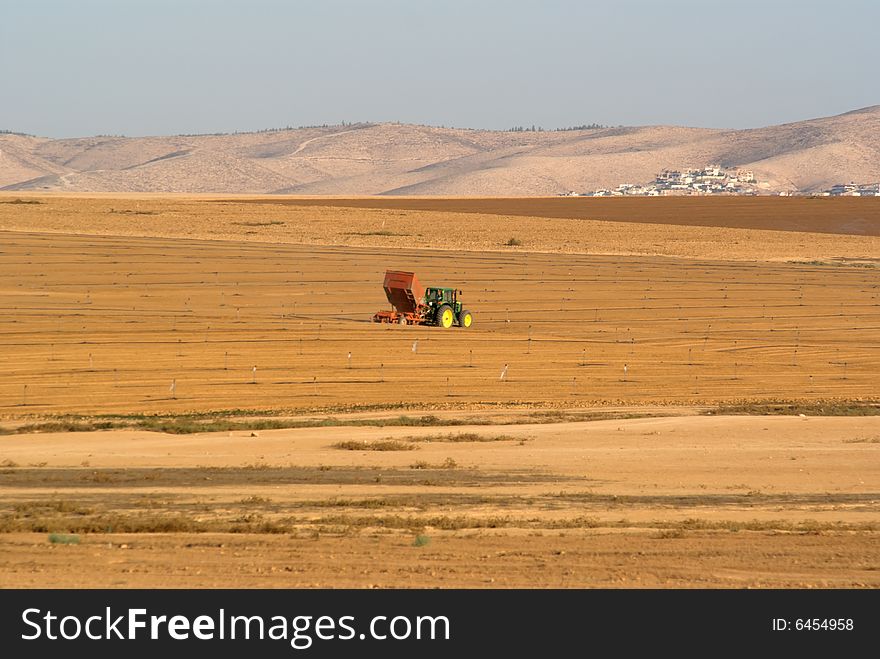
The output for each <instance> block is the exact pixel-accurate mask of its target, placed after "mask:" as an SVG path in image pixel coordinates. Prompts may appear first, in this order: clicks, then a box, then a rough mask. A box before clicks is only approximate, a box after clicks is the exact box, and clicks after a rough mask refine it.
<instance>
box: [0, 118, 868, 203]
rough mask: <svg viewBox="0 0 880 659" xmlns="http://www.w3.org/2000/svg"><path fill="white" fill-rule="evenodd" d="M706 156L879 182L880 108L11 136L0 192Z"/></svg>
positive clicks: (621, 167)
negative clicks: (509, 125)
mask: <svg viewBox="0 0 880 659" xmlns="http://www.w3.org/2000/svg"><path fill="white" fill-rule="evenodd" d="M709 163H717V164H720V165H722V166H725V167H744V168H748V169H752V170H754V171H755V173H756V175H757V176H758V178H759V180H760V181H762V182H763V183H764V187H765V189H767V190H791V191H794V190H801V191H816V190H821V189H824V188H827V187H830V186H831V185H833V184H834V183H841V182H850V181H856V182H863V183H869V182H876V181H878V180H880V106H874V107H870V108H865V109H863V110H857V111H854V112H849V113H846V114H842V115H838V116H835V117H828V118H823V119H812V120H808V121H801V122H796V123H791V124H783V125H780V126H770V127H767V128H758V129H750V130H709V129H701V128H681V127H674V126H644V127H634V128H608V129H599V130H583V131H564V132H506V131H485V130H462V129H449V128H436V127H430V126H414V125H402V124H357V125H350V126H331V127H326V128H306V129H297V130H283V131H273V132H262V133H241V134H234V135H199V136H170V137H142V138H126V137H86V138H72V139H57V140H55V139H46V138H39V137H25V136H20V135H6V134H4V135H0V189H12V190H65V191H71V192H103V191H106V192H221V193H236V192H285V193H300V194H419V195H553V194H558V193H561V192H567V191H570V190H574V191H585V190H590V189H595V188H598V187H606V186H616V185H618V184H619V183H623V182H632V183H639V182H647V181H649V180H651V179H652V178H653V176H654V174H655V173H656V172H657V171H658V170H660V169H663V168H686V167H698V166H702V165H706V164H709Z"/></svg>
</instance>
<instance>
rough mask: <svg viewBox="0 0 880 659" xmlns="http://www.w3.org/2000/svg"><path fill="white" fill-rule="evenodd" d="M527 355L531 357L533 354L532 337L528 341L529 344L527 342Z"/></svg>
mask: <svg viewBox="0 0 880 659" xmlns="http://www.w3.org/2000/svg"><path fill="white" fill-rule="evenodd" d="M526 354H527V355H531V354H532V337H529V338H528V339H527V342H526Z"/></svg>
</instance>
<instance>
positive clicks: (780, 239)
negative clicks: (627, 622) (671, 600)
mask: <svg viewBox="0 0 880 659" xmlns="http://www.w3.org/2000/svg"><path fill="white" fill-rule="evenodd" d="M18 199H19V197H15V196H3V197H2V198H0V307H2V309H3V314H2V316H0V351H2V360H0V376H2V377H0V417H2V418H0V432H3V433H7V434H4V435H2V436H0V463H2V465H3V468H2V474H0V490H2V494H3V496H2V497H0V500H2V503H0V525H2V527H0V531H3V533H0V545H2V546H3V549H4V550H3V551H2V552H0V555H2V558H0V575H2V583H3V584H8V585H23V586H34V587H36V586H41V585H43V586H50V585H64V586H76V587H78V586H84V585H119V586H126V585H138V586H148V587H151V586H156V585H164V586H188V585H194V586H222V585H228V586H249V585H261V586H269V585H279V586H291V585H297V586H309V585H321V586H355V587H364V586H369V585H377V586H435V585H440V586H467V587H478V586H483V585H501V586H536V587H544V586H575V587H582V586H591V585H592V586H595V585H603V586H608V585H622V586H632V585H648V586H664V585H666V586H669V585H671V586H744V585H754V586H772V587H775V586H793V587H805V586H810V585H820V586H858V585H866V586H877V585H878V581H877V577H876V574H877V568H878V565H880V552H878V551H877V546H878V544H877V540H878V532H880V527H878V523H880V519H878V516H877V506H876V502H877V499H878V497H880V468H878V465H880V461H878V460H877V450H878V445H880V423H878V421H880V416H877V403H878V394H877V384H878V373H880V287H878V286H880V277H878V269H877V264H878V260H880V243H878V241H880V238H877V237H876V233H877V232H876V231H875V230H874V229H872V228H871V227H874V226H875V224H876V220H870V222H869V226H868V228H867V229H866V230H864V231H861V233H864V234H874V235H838V234H835V233H834V232H828V233H808V232H793V231H790V230H786V231H773V230H766V231H765V230H756V229H746V228H738V227H737V226H734V227H733V228H731V227H726V226H716V227H701V226H678V225H676V224H674V223H673V220H671V219H668V218H666V223H660V222H655V223H632V222H609V221H603V220H586V219H577V218H568V219H564V218H563V219H552V218H541V217H533V216H523V217H518V216H517V215H516V214H515V213H512V212H511V213H509V214H506V215H497V214H493V213H488V212H486V208H485V207H483V208H482V209H481V210H482V212H481V213H476V214H475V213H467V212H453V211H449V210H430V209H427V210H426V209H403V210H401V209H400V208H395V209H390V208H372V209H360V208H357V203H359V201H358V200H337V203H339V204H340V205H339V206H331V207H313V206H309V205H308V203H306V202H303V203H294V202H293V200H289V199H288V200H284V201H285V203H283V204H278V203H271V202H274V200H262V199H253V198H251V199H233V200H228V199H227V200H216V199H198V198H194V197H169V198H157V197H142V198H137V197H127V198H112V197H108V196H92V197H79V198H76V197H61V196H50V195H46V196H41V197H27V198H23V199H22V201H35V202H39V203H8V202H16V201H17V200H18ZM392 201H395V202H396V201H397V200H392ZM653 201H654V200H645V206H644V214H645V216H646V217H648V218H649V219H650V213H651V209H652V207H651V206H650V204H651V203H652V202H653ZM719 201H720V200H719ZM777 201H782V200H777ZM784 201H788V200H784ZM817 201H819V202H820V203H826V202H829V201H835V200H817ZM861 201H864V202H871V201H873V200H870V199H867V200H861ZM356 202H357V203H356ZM309 203H311V202H309ZM456 203H459V204H460V203H463V202H462V201H461V200H458V201H457V202H456ZM507 203H508V204H509V203H512V202H507ZM701 203H703V204H704V203H705V202H701ZM762 203H764V204H765V206H763V207H762V208H765V210H764V211H762V212H764V213H765V214H766V216H767V223H768V224H769V225H771V226H775V225H774V224H773V218H774V217H776V215H774V212H773V208H774V207H773V206H772V204H771V205H766V204H768V203H769V202H768V200H764V201H763V202H762ZM524 204H525V205H526V207H528V203H526V202H524ZM476 206H477V207H479V204H476ZM832 207H833V206H829V208H832ZM695 208H697V209H700V210H699V213H703V214H705V213H706V212H707V211H706V206H705V205H703V206H699V207H696V206H695ZM719 208H721V207H719ZM833 208H836V209H837V210H836V211H835V212H836V213H837V215H835V217H838V219H839V220H840V218H844V219H845V217H846V214H845V211H844V210H841V209H844V208H850V207H849V206H847V207H843V206H841V207H833ZM860 208H863V209H872V208H873V207H870V206H868V205H865V206H862V207H860ZM681 209H683V210H681V211H680V212H682V213H687V205H686V204H685V205H683V206H681ZM490 210H491V209H490ZM496 210H498V209H496ZM498 212H500V210H499V211H498ZM505 212H508V211H505ZM524 212H525V211H524ZM529 212H533V211H529ZM696 212H697V211H695V213H696ZM860 212H861V211H860ZM870 212H874V211H873V210H870ZM782 215H784V213H780V216H782ZM832 215H834V213H832ZM724 217H725V216H724V213H723V212H720V211H719V214H718V220H717V224H719V225H724V224H725V219H724ZM865 217H873V216H871V215H870V213H869V211H865ZM692 219H693V218H692ZM840 221H842V220H840ZM780 222H781V220H780ZM688 223H689V222H686V221H685V222H684V224H688ZM690 223H691V224H694V222H690ZM728 223H730V222H728ZM872 223H873V224H872ZM779 226H780V227H781V224H780V225H779ZM784 228H787V229H790V228H791V227H784ZM511 237H516V238H517V239H518V240H520V242H521V243H522V245H520V246H506V245H505V244H504V243H505V242H506V241H507V240H508V239H509V238H511ZM554 246H555V247H554ZM444 247H452V248H453V249H443V248H444ZM386 268H395V269H411V270H413V271H415V272H417V273H418V275H419V277H420V279H421V280H422V281H423V282H424V283H429V284H431V283H433V284H437V285H456V286H458V287H460V288H461V289H462V290H463V291H464V299H465V300H466V302H467V306H468V307H469V308H470V309H471V310H472V311H473V312H474V315H475V324H474V326H473V327H472V328H470V329H469V330H461V329H451V330H442V329H439V328H419V327H398V326H380V325H375V324H373V323H370V322H369V319H370V316H371V315H372V313H373V312H374V311H376V310H378V309H381V308H386V307H387V303H386V302H385V300H384V294H383V292H382V288H381V281H382V275H383V272H384V270H385V269H386ZM349 355H350V357H349ZM505 365H506V366H507V370H506V376H505V377H504V379H501V373H502V371H503V370H504V368H505ZM172 385H173V386H172ZM779 401H787V402H788V403H789V404H790V405H791V407H789V408H787V411H788V412H789V413H790V412H792V411H793V412H794V413H795V414H794V415H791V414H789V415H788V416H774V417H767V416H759V415H757V414H759V413H761V412H764V411H768V410H773V411H778V410H779V407H778V405H776V404H777V403H778V402H779ZM774 405H775V407H774ZM746 412H751V413H753V415H752V416H731V415H730V414H731V413H736V414H742V413H746ZM797 413H801V414H802V415H803V416H797ZM314 426H318V427H314ZM35 433H36V434H35ZM54 531H57V532H71V533H78V534H80V538H79V539H80V541H81V543H80V544H77V545H64V544H58V543H55V544H51V543H48V542H47V541H46V533H49V532H54ZM377 556H383V557H387V559H380V558H377ZM72 564H75V565H77V569H76V570H72V569H71V568H70V566H71V565H72Z"/></svg>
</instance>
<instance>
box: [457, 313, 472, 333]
mask: <svg viewBox="0 0 880 659" xmlns="http://www.w3.org/2000/svg"><path fill="white" fill-rule="evenodd" d="M473 323H474V317H473V315H472V314H471V312H470V311H468V310H467V309H462V310H461V313H460V314H458V324H459V325H461V326H462V327H464V328H465V329H467V328H468V327H470V326H471V325H473Z"/></svg>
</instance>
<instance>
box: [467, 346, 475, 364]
mask: <svg viewBox="0 0 880 659" xmlns="http://www.w3.org/2000/svg"><path fill="white" fill-rule="evenodd" d="M473 367H474V351H473V350H468V368H473Z"/></svg>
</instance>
